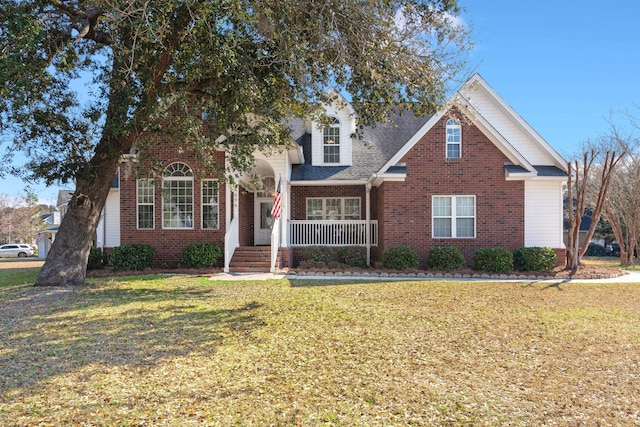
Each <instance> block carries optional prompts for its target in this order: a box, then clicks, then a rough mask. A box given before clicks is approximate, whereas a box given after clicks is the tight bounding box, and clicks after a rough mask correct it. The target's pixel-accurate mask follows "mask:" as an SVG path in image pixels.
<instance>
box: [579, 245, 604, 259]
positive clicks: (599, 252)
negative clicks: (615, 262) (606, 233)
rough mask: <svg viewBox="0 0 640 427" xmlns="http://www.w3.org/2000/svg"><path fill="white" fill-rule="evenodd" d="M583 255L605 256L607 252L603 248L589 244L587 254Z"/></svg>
mask: <svg viewBox="0 0 640 427" xmlns="http://www.w3.org/2000/svg"><path fill="white" fill-rule="evenodd" d="M584 254H585V255H586V256H606V255H607V250H606V249H605V248H604V246H602V245H599V244H597V243H589V247H588V248H587V252H585V253H584Z"/></svg>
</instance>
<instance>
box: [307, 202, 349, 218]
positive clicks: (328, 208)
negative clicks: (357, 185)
mask: <svg viewBox="0 0 640 427" xmlns="http://www.w3.org/2000/svg"><path fill="white" fill-rule="evenodd" d="M307 219H308V220H359V219H360V198H359V197H331V198H308V199H307Z"/></svg>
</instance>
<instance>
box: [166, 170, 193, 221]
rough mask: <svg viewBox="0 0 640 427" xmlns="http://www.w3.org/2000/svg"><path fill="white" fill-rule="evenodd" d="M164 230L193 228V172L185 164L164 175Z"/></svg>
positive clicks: (167, 171)
mask: <svg viewBox="0 0 640 427" xmlns="http://www.w3.org/2000/svg"><path fill="white" fill-rule="evenodd" d="M162 228H193V172H192V171H191V168H190V167H189V166H188V165H186V164H184V163H172V164H170V165H169V166H167V167H166V169H165V170H164V172H163V173H162Z"/></svg>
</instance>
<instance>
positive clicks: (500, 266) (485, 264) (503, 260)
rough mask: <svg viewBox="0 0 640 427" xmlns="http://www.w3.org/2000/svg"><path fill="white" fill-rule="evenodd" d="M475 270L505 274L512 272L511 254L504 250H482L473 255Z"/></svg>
mask: <svg viewBox="0 0 640 427" xmlns="http://www.w3.org/2000/svg"><path fill="white" fill-rule="evenodd" d="M473 268H474V269H475V270H482V271H490V272H493V273H507V272H509V271H511V270H513V253H511V251H510V250H509V249H506V248H482V249H478V250H477V251H476V253H475V254H473Z"/></svg>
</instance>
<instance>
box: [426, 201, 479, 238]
mask: <svg viewBox="0 0 640 427" xmlns="http://www.w3.org/2000/svg"><path fill="white" fill-rule="evenodd" d="M432 202H433V203H432V207H433V209H432V210H433V212H432V215H433V237H434V238H473V237H476V197H475V196H433V199H432Z"/></svg>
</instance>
